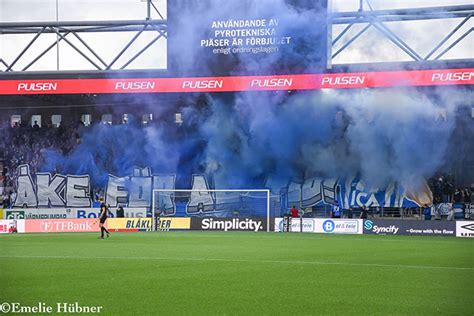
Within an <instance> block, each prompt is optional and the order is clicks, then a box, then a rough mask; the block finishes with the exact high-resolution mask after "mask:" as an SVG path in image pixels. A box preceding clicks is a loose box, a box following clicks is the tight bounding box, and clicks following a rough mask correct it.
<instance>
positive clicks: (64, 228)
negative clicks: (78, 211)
mask: <svg viewBox="0 0 474 316" xmlns="http://www.w3.org/2000/svg"><path fill="white" fill-rule="evenodd" d="M98 231H100V229H99V225H98V224H97V220H95V219H93V218H82V219H27V220H25V232H27V233H69V232H71V233H72V232H98Z"/></svg>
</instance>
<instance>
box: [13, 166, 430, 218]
mask: <svg viewBox="0 0 474 316" xmlns="http://www.w3.org/2000/svg"><path fill="white" fill-rule="evenodd" d="M17 174H18V177H17V179H16V180H17V184H18V186H17V192H16V193H17V198H16V199H15V201H14V209H15V210H18V209H21V210H23V211H24V212H29V213H28V214H30V215H31V216H30V218H38V216H40V217H39V218H51V217H52V218H76V217H77V218H88V217H96V216H97V213H98V211H95V210H94V209H91V205H92V202H91V196H90V193H89V192H90V191H89V189H90V187H91V182H90V177H89V175H61V174H55V175H54V176H53V175H50V174H47V175H48V176H47V177H46V176H44V175H45V174H39V173H36V174H33V173H32V172H31V171H30V167H29V166H28V165H21V166H19V167H18V168H17ZM51 177H53V179H59V180H58V181H56V180H54V181H52V182H51V184H50V185H49V186H46V185H44V184H45V183H49V182H48V181H50V180H49V179H51ZM43 178H44V179H43ZM78 179H80V181H79V180H78ZM175 181H176V175H159V174H153V173H152V170H151V168H149V167H146V168H134V169H133V171H132V173H131V175H130V176H123V177H116V176H113V175H109V178H108V180H107V184H106V194H105V202H106V204H107V205H110V206H111V208H110V209H111V211H112V213H113V214H114V215H113V216H115V211H116V209H117V207H118V205H119V204H120V205H122V206H123V207H124V210H125V217H151V214H149V213H147V210H149V209H151V207H152V192H153V189H154V188H166V189H174V188H175V186H176V183H175ZM78 183H80V185H79V184H78ZM191 183H192V187H191V189H193V190H207V189H210V187H209V185H208V183H210V181H208V179H207V177H206V176H205V175H199V174H195V175H193V176H192V181H191ZM215 185H216V187H219V184H218V183H216V184H215ZM64 186H66V187H71V188H74V190H75V191H74V192H75V193H74V194H64V191H65V190H61V188H63V187H64ZM261 186H262V187H266V188H268V187H275V185H274V184H272V183H271V181H270V182H269V183H267V182H265V183H262V184H261ZM61 192H62V193H61ZM280 192H285V194H283V195H282V197H281V198H282V200H281V202H282V203H281V205H282V208H285V209H286V208H288V209H289V208H291V206H292V205H300V206H301V208H309V207H314V206H322V205H335V204H338V205H340V206H342V207H343V208H345V209H348V208H349V207H361V206H363V205H365V206H367V207H418V206H420V205H423V204H431V203H432V193H431V191H430V189H429V187H428V185H426V186H424V187H423V188H422V189H421V190H418V191H417V192H413V191H408V190H406V189H405V188H403V187H401V186H399V185H397V184H395V183H391V184H389V185H388V186H387V187H386V188H371V187H370V186H368V185H367V184H365V183H364V182H363V180H362V179H360V178H353V179H351V178H347V179H345V178H339V179H323V178H311V179H307V180H305V181H304V182H293V181H292V182H290V183H289V184H288V185H287V186H285V187H282V188H281V189H280ZM52 197H54V198H52ZM159 203H160V205H163V210H162V213H161V215H162V216H172V215H175V214H176V213H177V212H179V205H180V204H179V203H175V202H174V201H173V199H172V198H171V197H168V198H163V199H161V200H160V201H159ZM199 203H202V204H203V205H206V206H207V207H204V208H203V209H200V210H199V209H198V210H197V213H199V214H200V215H203V216H211V214H216V213H219V215H220V216H222V217H232V213H231V212H229V213H227V214H224V213H223V212H222V210H223V208H224V209H225V204H226V203H224V202H221V201H220V200H219V199H217V198H216V197H215V196H213V195H211V194H208V195H191V196H190V197H189V200H188V201H186V202H185V204H184V205H185V207H184V208H183V212H182V213H185V214H187V215H191V214H192V215H196V209H195V210H194V211H193V212H190V211H189V209H188V208H187V206H188V205H198V204H199ZM181 205H182V204H181ZM47 209H57V213H55V214H52V213H54V211H52V212H49V211H46V210H47ZM68 209H69V210H75V209H78V211H77V212H76V213H74V212H72V213H71V211H68ZM41 210H43V211H41ZM255 211H256V212H258V213H253V214H251V215H248V214H242V216H246V215H248V216H255V217H264V216H266V209H265V208H260V209H258V210H255ZM35 216H36V217H35ZM183 216H184V214H183ZM25 218H27V217H25Z"/></svg>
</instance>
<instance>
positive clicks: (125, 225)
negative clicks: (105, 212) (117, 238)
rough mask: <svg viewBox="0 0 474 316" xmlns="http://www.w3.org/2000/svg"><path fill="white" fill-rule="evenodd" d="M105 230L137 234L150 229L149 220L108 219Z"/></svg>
mask: <svg viewBox="0 0 474 316" xmlns="http://www.w3.org/2000/svg"><path fill="white" fill-rule="evenodd" d="M106 225H107V229H109V230H111V231H121V232H139V231H149V230H151V229H152V219H151V218H109V219H108V220H107V222H106Z"/></svg>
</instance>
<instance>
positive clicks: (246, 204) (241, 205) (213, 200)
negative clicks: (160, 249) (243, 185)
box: [152, 189, 270, 231]
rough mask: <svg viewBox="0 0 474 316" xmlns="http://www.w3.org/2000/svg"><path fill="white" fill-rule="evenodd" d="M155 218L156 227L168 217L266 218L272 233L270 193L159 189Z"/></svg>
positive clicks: (259, 190) (154, 208)
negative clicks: (162, 219)
mask: <svg viewBox="0 0 474 316" xmlns="http://www.w3.org/2000/svg"><path fill="white" fill-rule="evenodd" d="M152 214H153V218H154V219H155V221H154V222H155V223H157V222H159V218H160V217H167V216H176V217H218V218H264V219H266V226H267V227H266V230H267V231H269V229H270V190H267V189H252V190H250V189H249V190H179V189H176V190H172V189H155V190H153V199H152ZM155 230H156V229H155Z"/></svg>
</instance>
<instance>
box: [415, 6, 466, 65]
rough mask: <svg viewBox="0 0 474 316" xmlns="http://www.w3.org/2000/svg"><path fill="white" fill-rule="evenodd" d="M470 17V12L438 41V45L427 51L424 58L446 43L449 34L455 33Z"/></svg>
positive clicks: (426, 58)
mask: <svg viewBox="0 0 474 316" xmlns="http://www.w3.org/2000/svg"><path fill="white" fill-rule="evenodd" d="M471 17H472V12H471V13H470V14H469V15H468V16H467V17H465V18H464V20H462V21H461V23H459V24H458V25H457V26H456V27H455V28H454V29H453V30H452V31H451V32H449V34H448V35H446V36H445V37H444V38H443V39H442V40H441V42H439V43H438V45H436V46H435V47H434V48H433V49H432V50H431V51H430V52H429V53H428V55H426V56H425V58H424V59H425V60H428V59H429V58H430V57H431V55H433V54H434V53H435V52H436V51H437V50H438V49H439V48H440V47H441V46H442V45H443V44H444V43H446V41H447V40H449V39H450V38H451V36H453V35H454V33H456V32H457V31H458V30H459V29H460V28H461V27H462V26H463V25H464V24H465V23H466V22H467V21H468V20H469V19H470V18H471Z"/></svg>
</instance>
